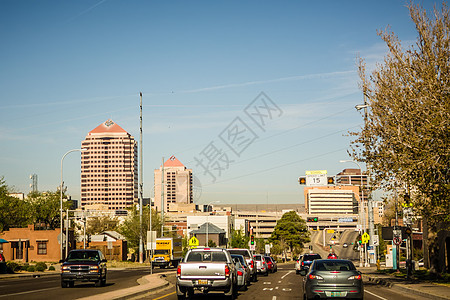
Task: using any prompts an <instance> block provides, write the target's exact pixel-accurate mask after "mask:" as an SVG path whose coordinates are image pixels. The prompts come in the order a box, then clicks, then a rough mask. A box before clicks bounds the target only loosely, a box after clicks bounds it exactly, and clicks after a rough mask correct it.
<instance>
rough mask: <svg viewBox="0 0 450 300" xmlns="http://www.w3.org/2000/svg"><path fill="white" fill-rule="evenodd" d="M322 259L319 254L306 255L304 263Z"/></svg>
mask: <svg viewBox="0 0 450 300" xmlns="http://www.w3.org/2000/svg"><path fill="white" fill-rule="evenodd" d="M321 258H322V257H320V255H319V254H314V255H308V254H307V255H304V256H303V261H305V260H315V259H321Z"/></svg>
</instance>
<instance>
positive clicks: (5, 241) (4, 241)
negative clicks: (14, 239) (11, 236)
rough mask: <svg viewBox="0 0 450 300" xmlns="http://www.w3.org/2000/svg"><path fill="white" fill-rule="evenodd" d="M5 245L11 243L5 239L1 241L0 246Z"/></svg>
mask: <svg viewBox="0 0 450 300" xmlns="http://www.w3.org/2000/svg"><path fill="white" fill-rule="evenodd" d="M4 243H9V242H8V241H7V240H5V239H0V244H4Z"/></svg>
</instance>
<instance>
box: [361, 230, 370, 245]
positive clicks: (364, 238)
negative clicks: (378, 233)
mask: <svg viewBox="0 0 450 300" xmlns="http://www.w3.org/2000/svg"><path fill="white" fill-rule="evenodd" d="M369 240H370V235H369V234H368V233H367V232H364V234H363V235H362V237H361V242H362V243H363V244H367V243H368V242H369Z"/></svg>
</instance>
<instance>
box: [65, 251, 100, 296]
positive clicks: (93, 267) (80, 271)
mask: <svg viewBox="0 0 450 300" xmlns="http://www.w3.org/2000/svg"><path fill="white" fill-rule="evenodd" d="M60 262H61V263H62V265H61V287H63V288H66V287H73V286H74V284H75V281H84V282H95V286H100V285H101V286H104V285H106V273H107V268H106V259H105V256H103V253H102V252H101V251H100V250H90V249H77V250H72V251H70V252H69V254H68V255H67V258H66V259H65V260H61V261H60Z"/></svg>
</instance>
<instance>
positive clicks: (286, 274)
mask: <svg viewBox="0 0 450 300" xmlns="http://www.w3.org/2000/svg"><path fill="white" fill-rule="evenodd" d="M292 272H294V271H292V270H291V271H289V272H287V273H286V274H284V275H283V276H282V277H281V279H284V277H286V276H288V275H289V274H291V273H292Z"/></svg>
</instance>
